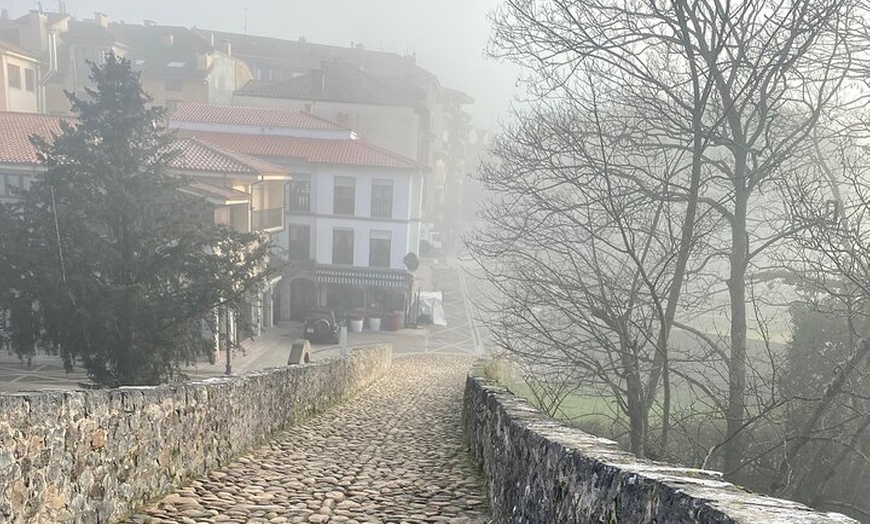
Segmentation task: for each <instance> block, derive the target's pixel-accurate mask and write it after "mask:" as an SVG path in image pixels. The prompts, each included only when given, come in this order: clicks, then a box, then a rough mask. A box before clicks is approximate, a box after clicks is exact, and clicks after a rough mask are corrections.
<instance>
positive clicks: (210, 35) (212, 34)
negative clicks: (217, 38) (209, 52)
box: [208, 33, 214, 49]
mask: <svg viewBox="0 0 870 524" xmlns="http://www.w3.org/2000/svg"><path fill="white" fill-rule="evenodd" d="M208 41H209V43H210V44H211V47H212V49H214V33H209V34H208Z"/></svg>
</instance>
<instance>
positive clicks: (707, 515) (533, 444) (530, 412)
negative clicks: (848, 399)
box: [464, 363, 857, 524]
mask: <svg viewBox="0 0 870 524" xmlns="http://www.w3.org/2000/svg"><path fill="white" fill-rule="evenodd" d="M464 416H465V418H464V423H465V428H466V431H467V436H468V440H469V446H470V449H471V454H472V458H473V460H474V461H475V463H476V464H477V465H478V466H479V467H481V468H482V469H483V473H484V475H485V476H486V485H487V488H488V495H489V498H490V506H491V508H492V512H493V517H494V522H498V523H514V522H516V523H529V524H536V523H543V522H553V523H555V522H558V523H566V524H567V523H575V522H577V523H580V522H582V523H617V522H618V523H619V524H629V523H649V522H656V523H659V524H664V523H715V524H737V523H740V524H748V523H759V524H762V523H763V524H810V523H813V524H822V523H825V524H833V523H838V524H844V523H850V524H857V522H856V521H854V520H852V519H849V518H847V517H845V516H843V515H839V514H836V513H820V512H815V511H813V510H811V509H810V508H808V507H806V506H803V505H801V504H798V503H796V502H791V501H787V500H782V499H774V498H770V497H765V496H763V495H757V494H753V493H749V492H747V491H746V490H744V489H742V488H740V487H738V486H735V485H733V484H730V483H728V482H724V481H722V479H721V475H720V474H719V473H718V472H713V471H703V470H696V469H689V468H680V467H674V466H669V465H667V464H661V463H655V462H651V461H645V460H641V459H638V458H636V457H635V456H633V455H631V454H629V453H625V452H622V451H619V450H618V449H617V447H616V443H615V442H613V441H610V440H607V439H601V438H597V437H594V436H591V435H588V434H586V433H583V432H582V431H579V430H576V429H573V428H569V427H567V426H565V425H562V424H560V423H558V422H556V421H554V420H553V419H551V418H549V417H547V416H546V415H544V414H543V413H541V412H540V411H538V410H537V409H535V408H534V407H533V406H531V405H530V404H529V403H528V402H527V401H525V400H524V399H520V398H517V397H515V396H513V395H512V394H511V393H510V392H509V391H508V390H507V389H505V388H504V387H501V386H499V385H498V384H497V383H496V382H494V381H492V380H489V379H487V378H485V377H484V367H483V364H482V363H481V364H478V365H477V366H475V368H474V369H473V370H472V372H471V373H470V374H469V376H468V381H467V383H466V388H465V405H464Z"/></svg>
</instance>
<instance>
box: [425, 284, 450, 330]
mask: <svg viewBox="0 0 870 524" xmlns="http://www.w3.org/2000/svg"><path fill="white" fill-rule="evenodd" d="M419 297H420V302H419V304H420V306H419V307H420V311H419V314H420V315H428V316H429V318H431V319H432V323H433V324H435V325H438V326H446V325H447V318H446V317H445V316H444V296H443V295H442V293H441V291H420V294H419Z"/></svg>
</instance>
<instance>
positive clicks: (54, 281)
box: [0, 54, 268, 386]
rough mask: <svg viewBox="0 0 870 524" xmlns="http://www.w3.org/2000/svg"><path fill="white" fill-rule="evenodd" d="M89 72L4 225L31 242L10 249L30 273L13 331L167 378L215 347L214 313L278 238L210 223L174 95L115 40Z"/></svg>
mask: <svg viewBox="0 0 870 524" xmlns="http://www.w3.org/2000/svg"><path fill="white" fill-rule="evenodd" d="M91 79H92V82H93V85H94V88H93V89H89V90H87V91H86V93H85V94H84V95H83V96H81V97H80V96H77V95H74V94H68V95H67V96H68V97H69V98H70V101H71V103H72V111H73V114H74V115H75V117H76V118H75V119H73V120H71V121H68V122H64V123H63V124H62V126H61V127H62V130H61V133H60V134H59V135H58V136H56V137H54V138H53V140H50V141H46V140H42V139H38V138H34V144H35V145H36V147H37V148H38V151H39V156H40V160H41V161H42V162H43V163H44V164H45V166H46V172H45V173H44V174H43V175H41V176H40V177H38V178H37V180H36V182H35V183H34V184H33V185H32V187H31V189H30V190H29V191H25V192H24V193H23V195H22V201H21V203H20V204H19V205H18V206H17V208H16V209H15V212H14V216H12V217H7V218H9V219H8V220H6V221H5V222H6V226H5V227H0V242H2V241H3V239H5V241H6V242H9V243H12V244H13V246H10V247H11V248H12V249H14V250H16V252H17V253H19V256H18V257H17V262H15V261H7V262H6V264H7V266H6V267H7V268H8V267H10V265H11V266H13V267H15V268H16V270H17V276H18V278H19V281H20V284H19V285H18V286H17V288H16V289H15V291H14V293H13V294H14V297H12V298H15V299H16V300H17V302H16V301H15V300H12V301H11V302H13V303H17V304H18V306H19V307H17V308H14V310H13V312H12V321H11V333H12V335H11V338H12V339H13V340H20V341H21V343H19V344H17V345H16V346H15V347H16V351H18V352H19V353H27V352H28V351H29V352H32V351H33V344H34V343H35V337H33V336H31V339H32V340H31V343H30V345H29V347H28V340H30V339H28V338H27V333H31V334H33V333H37V334H38V335H39V338H40V340H41V341H42V342H43V343H45V344H47V345H48V346H50V347H54V348H57V349H58V350H59V351H60V354H61V355H62V356H63V359H64V363H65V365H66V366H67V368H68V369H70V368H72V366H73V365H75V364H76V363H77V362H81V364H82V365H83V366H84V367H85V368H86V370H87V372H88V374H89V376H90V377H91V378H92V379H93V380H94V381H95V382H96V383H98V384H100V385H109V386H116V385H139V384H156V383H160V382H163V381H166V380H170V379H172V378H174V377H176V376H177V375H178V372H179V367H180V366H181V365H182V364H184V363H189V362H191V361H193V360H194V359H195V358H196V357H197V356H199V355H203V354H210V349H211V344H212V340H211V339H209V338H206V337H204V336H203V329H202V328H203V324H204V323H206V324H208V323H211V322H212V319H213V317H214V315H213V314H212V311H213V309H214V308H215V307H216V306H218V305H220V304H228V303H229V304H233V303H236V302H239V301H241V300H242V299H243V298H244V294H245V292H246V290H248V289H250V288H251V287H253V286H256V284H257V281H258V280H259V279H260V278H261V277H262V276H263V275H262V273H263V270H264V268H265V262H266V257H267V253H268V246H267V245H266V243H265V242H261V241H260V240H259V239H258V238H257V237H256V236H254V235H246V234H240V233H236V232H233V231H231V230H230V229H228V228H226V227H222V226H214V225H212V223H211V219H210V218H209V217H210V213H209V211H210V208H209V207H208V204H207V203H205V202H204V201H201V200H194V199H192V198H191V197H189V196H185V195H183V194H182V193H181V192H180V191H178V189H179V188H180V187H182V186H183V185H185V184H186V183H187V181H186V180H185V179H184V178H182V177H179V176H176V175H173V174H170V173H169V172H168V170H167V166H168V164H169V162H170V161H171V159H172V157H173V154H174V153H173V146H172V144H173V137H172V135H171V134H170V133H168V132H167V130H166V129H165V128H164V127H163V125H162V122H163V116H164V115H163V109H162V108H159V107H152V106H151V104H150V102H151V99H150V97H149V96H148V95H147V94H145V93H144V92H143V91H142V88H141V84H140V81H139V75H138V73H137V72H134V71H133V70H132V69H131V67H130V63H129V61H127V60H125V59H123V58H119V57H116V56H115V55H113V54H110V55H108V56H107V57H106V60H105V62H104V63H103V64H101V65H93V64H92V65H91ZM4 231H5V233H4ZM22 233H24V234H22ZM12 262H15V264H12ZM0 263H3V261H0ZM16 264H17V265H16ZM4 269H6V268H4ZM13 272H14V271H13ZM9 303H10V301H9V300H7V304H9ZM23 304H26V305H27V306H31V307H30V309H27V308H25V307H22V305H23ZM16 311H18V314H17V315H16ZM24 311H30V312H31V315H30V318H28V317H27V315H25V313H23V312H24ZM37 321H38V322H39V324H38V328H39V329H36V328H35V327H34V323H35V322H37ZM212 327H214V326H212Z"/></svg>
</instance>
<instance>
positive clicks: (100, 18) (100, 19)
mask: <svg viewBox="0 0 870 524" xmlns="http://www.w3.org/2000/svg"><path fill="white" fill-rule="evenodd" d="M94 20H95V21H96V22H97V25H99V26H100V27H109V15H107V14H106V13H100V12H96V13H94Z"/></svg>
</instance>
